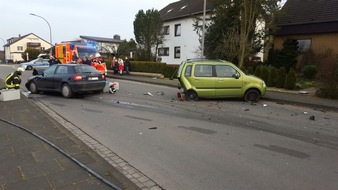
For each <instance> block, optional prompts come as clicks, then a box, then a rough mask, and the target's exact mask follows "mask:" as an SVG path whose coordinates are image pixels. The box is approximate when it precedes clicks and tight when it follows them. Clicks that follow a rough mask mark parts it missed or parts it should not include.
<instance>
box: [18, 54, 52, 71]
mask: <svg viewBox="0 0 338 190" xmlns="http://www.w3.org/2000/svg"><path fill="white" fill-rule="evenodd" d="M48 60H49V59H43V58H41V57H39V58H37V59H34V60H32V61H29V62H24V63H20V65H19V67H22V68H24V69H25V70H32V69H34V68H47V67H49V62H48Z"/></svg>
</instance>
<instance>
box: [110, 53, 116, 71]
mask: <svg viewBox="0 0 338 190" xmlns="http://www.w3.org/2000/svg"><path fill="white" fill-rule="evenodd" d="M115 60H116V57H115V56H114V57H113V59H112V60H111V64H110V68H112V69H114V66H115Z"/></svg>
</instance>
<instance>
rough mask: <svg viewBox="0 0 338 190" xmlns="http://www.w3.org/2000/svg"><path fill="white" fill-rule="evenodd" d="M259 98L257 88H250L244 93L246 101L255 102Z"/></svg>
mask: <svg viewBox="0 0 338 190" xmlns="http://www.w3.org/2000/svg"><path fill="white" fill-rule="evenodd" d="M259 98H260V94H259V92H258V91H257V90H254V89H250V90H248V91H247V92H246V93H245V95H244V101H246V102H257V101H258V100H259Z"/></svg>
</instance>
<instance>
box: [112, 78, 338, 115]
mask: <svg viewBox="0 0 338 190" xmlns="http://www.w3.org/2000/svg"><path fill="white" fill-rule="evenodd" d="M154 76H156V75H153V74H150V75H149V77H146V75H144V76H137V75H132V74H130V75H116V74H115V75H114V74H113V73H112V72H110V71H108V74H107V77H109V78H116V79H122V80H131V81H137V82H144V83H150V84H157V85H164V86H168V87H174V88H177V86H178V83H179V82H178V80H177V79H173V80H170V79H168V78H163V79H161V78H159V77H154ZM261 99H262V100H268V101H272V102H277V103H285V104H294V105H301V106H307V107H312V108H314V109H318V110H323V111H325V110H331V111H336V112H338V100H332V99H323V98H318V97H315V96H314V94H313V92H310V93H309V94H300V93H299V92H298V91H278V90H277V89H274V88H268V89H267V93H266V95H265V96H264V97H262V98H261Z"/></svg>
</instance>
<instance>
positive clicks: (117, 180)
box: [0, 81, 139, 190]
mask: <svg viewBox="0 0 338 190" xmlns="http://www.w3.org/2000/svg"><path fill="white" fill-rule="evenodd" d="M2 83H3V82H2V81H1V84H2ZM0 87H3V86H0ZM0 107H1V108H0V151H1V154H0V189H1V190H12V189H18V190H21V189H25V190H36V189H43V190H48V189H79V190H87V189H88V190H92V189H100V190H101V189H119V188H120V189H139V188H138V187H137V186H136V185H135V184H134V183H132V182H131V181H130V180H129V179H128V178H126V177H125V176H124V175H123V174H121V173H120V172H119V171H118V170H117V169H115V168H114V167H113V166H112V165H111V164H110V163H108V162H107V161H106V160H104V159H103V158H102V157H101V156H99V155H98V154H97V153H96V152H94V151H93V150H92V149H91V148H89V147H88V146H87V145H86V144H84V143H83V142H82V141H81V140H79V139H78V138H77V137H76V136H74V135H73V134H72V133H71V132H69V131H68V130H66V129H65V128H64V127H63V126H61V125H60V124H59V123H58V122H57V121H56V120H54V119H53V118H51V117H50V116H49V115H48V114H47V113H46V112H45V111H44V110H42V109H41V108H40V107H38V106H37V105H36V104H35V103H34V102H33V100H31V99H28V98H26V97H25V96H23V95H21V99H19V100H12V101H6V102H0ZM8 122H9V123H8ZM18 126H19V127H22V128H25V129H27V130H29V131H31V132H33V133H35V134H37V135H38V136H40V137H41V138H43V139H46V140H47V141H49V142H50V143H52V145H55V146H57V147H59V148H60V149H62V150H63V151H64V152H65V153H66V154H68V155H70V156H71V157H72V159H76V160H78V161H79V162H81V163H82V164H84V165H85V167H87V168H88V169H89V170H85V169H84V168H83V167H80V166H79V165H78V164H77V163H76V162H74V160H72V159H71V158H69V157H67V156H66V155H65V154H63V153H62V152H59V151H57V149H55V148H54V147H53V146H50V145H49V144H47V143H45V142H44V141H42V140H41V139H39V138H38V137H36V136H33V135H32V134H30V133H29V132H27V131H25V130H22V129H20V128H18ZM90 170H93V171H94V172H95V173H96V174H98V175H99V177H100V176H101V177H102V178H97V177H98V176H97V177H95V175H93V174H90V172H88V171H90ZM105 179H106V180H108V181H107V182H108V183H104V182H103V181H104V180H105Z"/></svg>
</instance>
